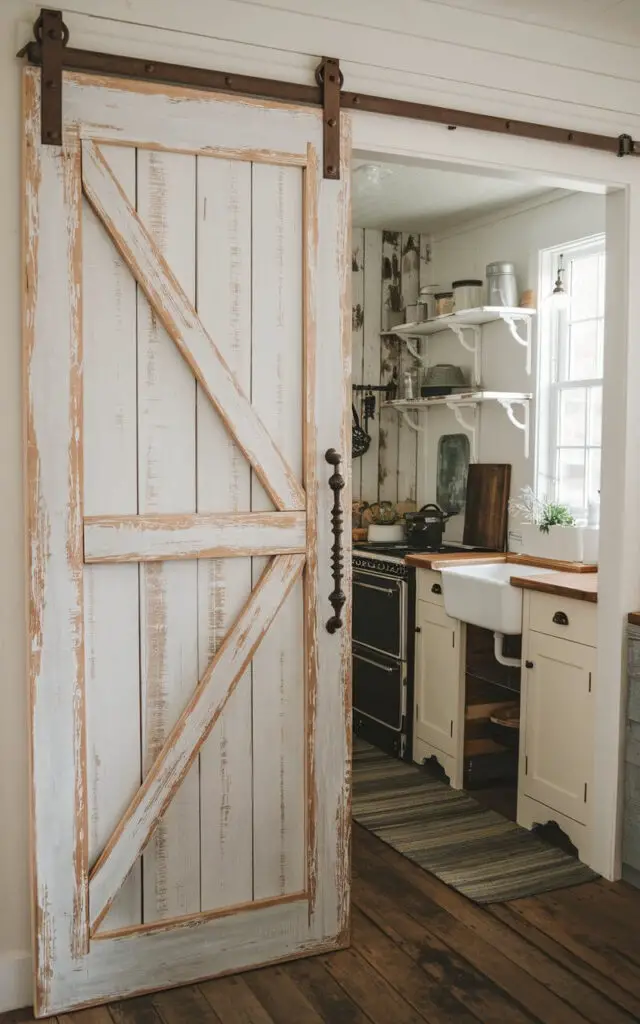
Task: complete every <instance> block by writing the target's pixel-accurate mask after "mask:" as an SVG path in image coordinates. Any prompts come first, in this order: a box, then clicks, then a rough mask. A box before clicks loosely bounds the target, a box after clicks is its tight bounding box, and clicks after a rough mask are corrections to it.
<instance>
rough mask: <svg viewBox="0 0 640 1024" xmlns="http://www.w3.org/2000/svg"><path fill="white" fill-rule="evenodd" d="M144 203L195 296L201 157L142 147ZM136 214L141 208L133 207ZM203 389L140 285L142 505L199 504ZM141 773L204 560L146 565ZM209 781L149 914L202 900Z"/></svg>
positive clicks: (164, 849)
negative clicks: (202, 814)
mask: <svg viewBox="0 0 640 1024" xmlns="http://www.w3.org/2000/svg"><path fill="white" fill-rule="evenodd" d="M137 170H138V180H137V206H138V215H139V217H140V219H141V222H142V223H144V224H145V226H146V230H147V232H148V235H149V238H150V241H151V244H153V245H154V246H155V249H156V251H157V252H158V253H159V254H161V256H162V257H164V258H166V260H167V261H168V262H169V264H170V265H171V267H172V270H173V272H174V273H175V274H176V276H177V278H178V280H179V281H180V284H181V287H182V289H183V294H184V295H185V298H187V299H188V300H189V301H190V300H192V299H193V298H194V296H195V258H194V254H195V237H196V225H195V209H196V202H195V200H196V196H195V158H194V157H191V156H182V155H180V154H175V153H157V152H151V151H145V152H140V153H138V156H137ZM133 215H134V216H135V214H133ZM195 403H196V389H195V382H194V380H193V375H192V373H191V371H190V368H189V366H188V365H187V363H186V362H185V361H184V360H183V359H182V358H181V357H180V354H179V352H178V350H177V349H176V347H175V345H174V344H173V343H172V341H171V338H170V337H169V336H168V334H167V333H166V331H165V329H164V327H163V325H162V322H161V321H160V320H159V319H158V317H157V316H156V313H155V311H154V310H153V309H152V307H151V306H150V305H149V302H148V301H147V299H146V298H145V295H144V292H143V290H142V289H138V491H139V511H140V513H142V514H146V513H153V514H163V513H164V514H166V513H174V514H175V513H182V514H184V513H187V514H189V513H194V512H195V510H196V500H197V499H196V474H195V465H196V436H195ZM139 572H140V677H141V709H142V769H143V770H142V776H143V778H144V777H145V776H146V775H147V774H148V772H149V770H150V769H151V766H152V765H153V763H154V761H155V759H156V757H157V755H158V752H159V751H160V749H161V748H162V746H163V744H164V743H165V740H166V738H167V736H168V735H169V733H170V731H171V729H172V728H173V727H174V725H175V723H176V721H177V719H178V718H179V716H180V715H181V714H182V712H183V709H184V707H185V705H186V704H187V701H188V700H189V698H190V696H191V694H192V693H193V690H194V687H195V686H196V683H197V681H198V675H199V671H198V621H197V600H198V593H197V565H196V563H195V562H193V561H186V562H178V561H173V562H157V563H145V564H142V565H141V566H140V569H139ZM199 793H200V782H199V775H198V768H197V766H196V767H195V768H194V770H193V771H191V772H190V773H189V775H188V776H187V777H186V778H185V780H184V782H183V784H182V786H181V787H180V792H179V793H177V794H176V798H175V800H174V801H173V802H172V804H171V807H169V808H167V813H166V816H165V818H164V819H163V820H162V821H161V822H159V824H158V828H157V830H156V831H155V832H154V835H153V837H152V840H151V842H150V843H149V845H148V846H147V847H146V849H145V854H144V859H143V864H142V872H143V897H144V902H143V920H144V921H145V922H149V921H156V920H161V919H166V918H170V917H175V916H179V915H182V914H189V913H194V912H195V911H197V910H199V909H200V821H199Z"/></svg>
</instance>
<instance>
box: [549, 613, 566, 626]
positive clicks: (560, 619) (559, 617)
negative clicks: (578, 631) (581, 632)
mask: <svg viewBox="0 0 640 1024" xmlns="http://www.w3.org/2000/svg"><path fill="white" fill-rule="evenodd" d="M552 621H553V622H555V624H556V626H568V625H569V619H568V617H567V615H566V614H565V612H556V613H555V615H554V616H553V620H552Z"/></svg>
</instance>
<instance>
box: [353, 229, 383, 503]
mask: <svg viewBox="0 0 640 1024" xmlns="http://www.w3.org/2000/svg"><path fill="white" fill-rule="evenodd" d="M381 325H382V233H381V232H380V231H372V230H368V229H366V228H365V231H364V330H363V345H364V353H363V360H362V382H363V384H379V383H380V341H381V338H380V329H381ZM374 394H375V397H376V415H375V417H374V419H372V420H370V422H369V426H368V428H367V429H368V432H369V435H370V437H371V444H370V445H369V451H368V452H366V453H365V454H364V455H363V456H362V458H361V459H359V462H360V463H361V464H362V469H361V473H362V489H361V497H362V499H363V500H364V501H368V502H369V503H371V502H373V501H377V500H378V455H379V442H380V403H381V402H382V401H383V399H384V395H382V394H381V393H380V392H379V391H376V392H374Z"/></svg>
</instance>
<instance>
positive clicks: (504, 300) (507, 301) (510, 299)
mask: <svg viewBox="0 0 640 1024" xmlns="http://www.w3.org/2000/svg"><path fill="white" fill-rule="evenodd" d="M487 305H488V306H517V305H518V282H517V281H516V268H515V266H514V264H513V263H503V262H501V261H500V262H497V263H488V264H487Z"/></svg>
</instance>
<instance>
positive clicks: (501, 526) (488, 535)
mask: <svg viewBox="0 0 640 1024" xmlns="http://www.w3.org/2000/svg"><path fill="white" fill-rule="evenodd" d="M510 487H511V466H510V465H509V464H508V463H489V462H472V463H471V465H470V466H469V476H468V478H467V504H466V508H465V514H464V535H463V538H462V543H463V544H471V545H474V546H477V547H481V548H489V549H490V550H491V551H504V550H505V549H506V546H507V518H508V505H509V490H510Z"/></svg>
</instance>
